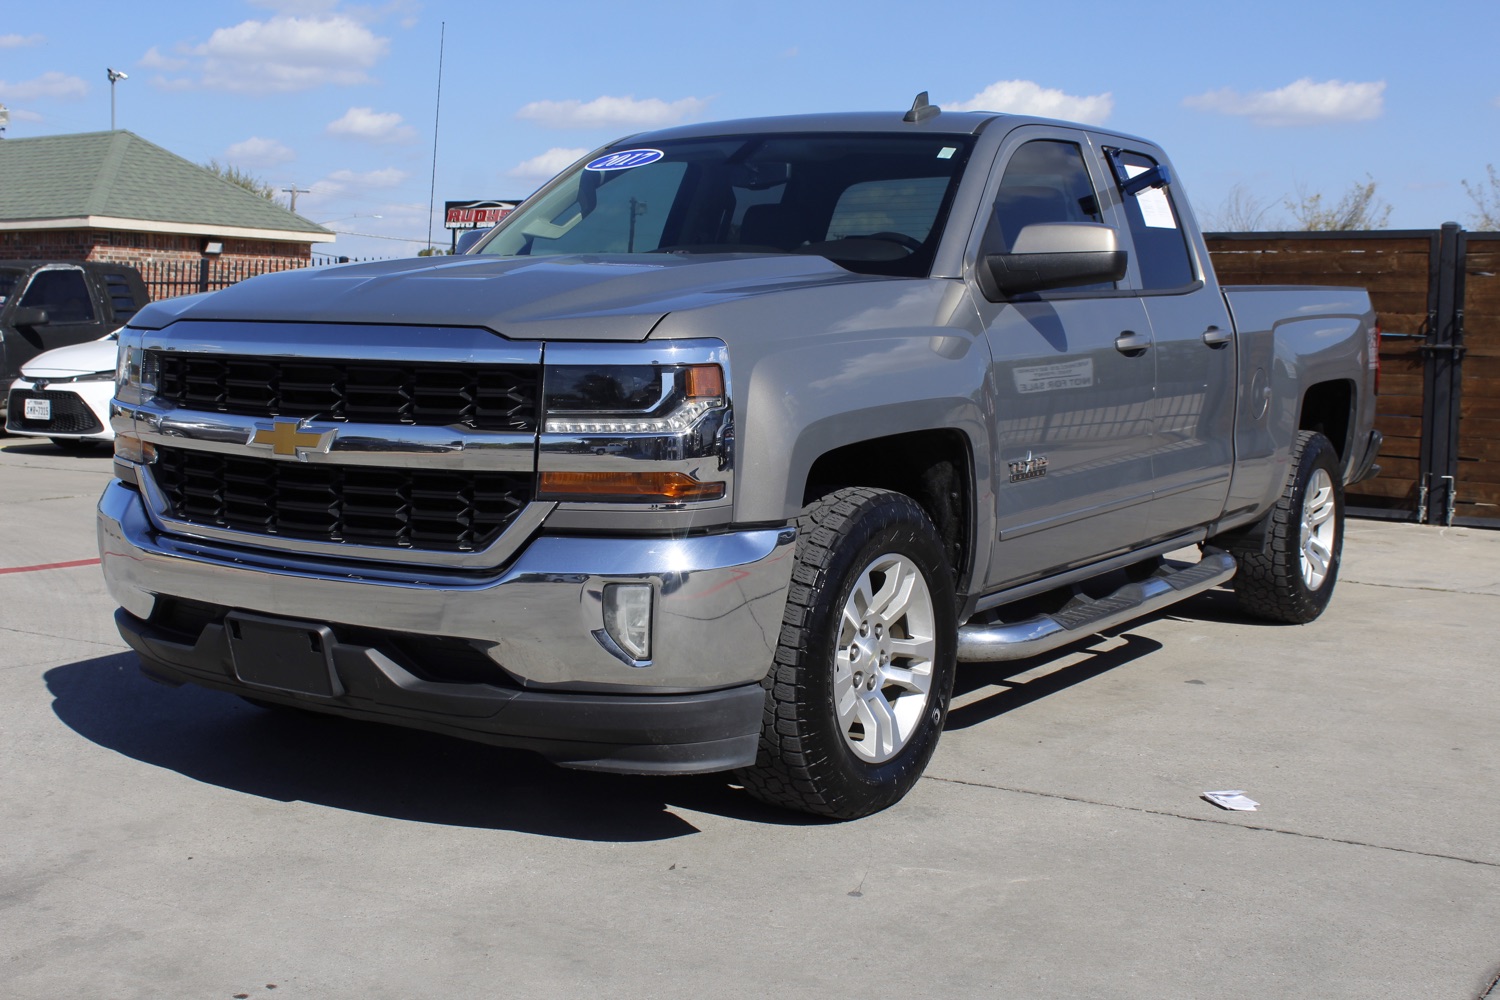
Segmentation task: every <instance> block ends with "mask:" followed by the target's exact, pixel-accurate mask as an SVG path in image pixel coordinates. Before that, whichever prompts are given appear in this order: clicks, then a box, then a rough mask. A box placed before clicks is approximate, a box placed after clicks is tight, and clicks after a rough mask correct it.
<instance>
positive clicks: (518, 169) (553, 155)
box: [507, 146, 588, 181]
mask: <svg viewBox="0 0 1500 1000" xmlns="http://www.w3.org/2000/svg"><path fill="white" fill-rule="evenodd" d="M587 152H588V150H587V149H561V148H558V147H556V146H554V147H553V148H551V149H549V150H547V151H546V152H545V153H543V154H542V155H541V156H533V157H532V158H531V159H529V160H526V161H525V162H523V163H518V164H516V165H515V166H514V167H512V168H511V169H510V170H509V171H507V173H508V174H509V175H510V176H511V177H524V178H530V179H534V180H542V181H545V180H549V179H551V178H553V177H556V176H557V175H558V174H559V173H561V172H562V171H563V170H564V169H565V168H567V167H569V166H571V165H572V164H573V163H574V162H576V161H577V159H578V158H579V157H580V156H582V155H583V154H585V153H587Z"/></svg>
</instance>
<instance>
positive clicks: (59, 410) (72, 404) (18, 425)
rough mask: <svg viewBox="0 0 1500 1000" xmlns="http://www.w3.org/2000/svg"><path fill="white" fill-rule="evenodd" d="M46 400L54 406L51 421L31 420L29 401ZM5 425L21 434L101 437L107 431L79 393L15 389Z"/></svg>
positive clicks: (11, 396)
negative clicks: (39, 432) (22, 432)
mask: <svg viewBox="0 0 1500 1000" xmlns="http://www.w3.org/2000/svg"><path fill="white" fill-rule="evenodd" d="M28 399H46V400H50V401H51V403H52V419H51V420H28V419H27V418H26V400H28ZM7 405H8V406H9V409H8V410H7V411H6V414H5V426H7V427H9V428H11V429H12V430H18V431H41V432H43V433H46V434H98V433H99V432H100V431H102V430H104V425H103V424H101V423H100V422H99V418H98V417H96V416H94V411H93V410H91V409H89V404H87V403H85V402H84V401H83V398H82V397H81V396H79V395H78V394H77V393H76V392H54V391H51V390H46V391H40V392H39V391H37V390H36V389H12V390H11V392H10V402H9V404H7Z"/></svg>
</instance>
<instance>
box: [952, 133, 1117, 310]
mask: <svg viewBox="0 0 1500 1000" xmlns="http://www.w3.org/2000/svg"><path fill="white" fill-rule="evenodd" d="M1103 221H1104V216H1103V214H1102V212H1101V211H1100V208H1099V197H1098V195H1097V194H1096V193H1095V191H1094V182H1093V181H1092V180H1091V179H1090V178H1089V171H1088V167H1087V166H1086V165H1085V163H1084V159H1083V148H1082V147H1081V146H1080V145H1079V144H1078V143H1076V142H1065V141H1063V140H1060V139H1033V140H1032V141H1030V142H1028V143H1026V144H1024V145H1022V146H1021V147H1020V148H1018V149H1017V150H1016V151H1015V152H1014V153H1013V154H1011V158H1010V162H1009V163H1007V164H1006V165H1005V174H1004V175H1003V176H1002V177H1001V179H1000V190H999V192H998V193H997V194H996V195H995V205H994V208H993V210H992V211H991V213H990V223H989V227H988V228H987V229H986V230H985V234H984V242H983V244H981V253H985V254H992V253H1010V252H1011V251H1012V250H1013V249H1014V248H1015V244H1016V237H1017V236H1019V235H1020V234H1021V230H1022V229H1025V228H1026V227H1027V226H1031V225H1035V224H1037V223H1046V222H1103ZM1114 287H1115V286H1114V284H1113V283H1112V282H1102V283H1099V284H1093V285H1082V286H1076V287H1071V288H1069V289H1068V291H1070V292H1077V291H1098V290H1101V289H1111V288H1114Z"/></svg>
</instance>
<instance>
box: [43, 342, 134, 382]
mask: <svg viewBox="0 0 1500 1000" xmlns="http://www.w3.org/2000/svg"><path fill="white" fill-rule="evenodd" d="M118 350H119V345H118V344H117V343H116V342H115V341H114V340H113V339H110V338H105V339H104V340H90V341H88V342H87V343H83V344H69V345H68V346H67V347H57V348H53V349H52V350H50V351H43V352H42V353H41V354H38V355H37V356H36V357H34V358H32V359H31V360H30V361H28V362H26V363H25V364H24V365H22V366H21V375H22V376H23V377H25V378H72V377H73V376H75V375H92V374H93V373H94V372H112V371H114V370H115V355H116V353H117V351H118Z"/></svg>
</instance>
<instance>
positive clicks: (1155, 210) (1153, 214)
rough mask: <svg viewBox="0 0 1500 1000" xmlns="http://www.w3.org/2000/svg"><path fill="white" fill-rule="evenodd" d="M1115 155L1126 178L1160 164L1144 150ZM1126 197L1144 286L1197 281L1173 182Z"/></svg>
mask: <svg viewBox="0 0 1500 1000" xmlns="http://www.w3.org/2000/svg"><path fill="white" fill-rule="evenodd" d="M1113 156H1114V158H1115V162H1116V169H1117V170H1118V171H1119V172H1120V173H1122V174H1124V176H1125V178H1126V179H1129V178H1132V177H1137V176H1139V175H1141V174H1143V173H1145V172H1146V171H1148V170H1150V169H1151V168H1152V167H1155V166H1156V161H1155V160H1153V159H1152V158H1151V157H1149V156H1146V155H1144V154H1142V153H1132V152H1129V151H1128V150H1119V151H1115V152H1114V153H1113ZM1122 200H1123V201H1124V203H1125V217H1126V219H1128V220H1129V221H1130V237H1131V240H1132V241H1133V242H1134V243H1135V259H1136V266H1137V268H1139V270H1140V272H1141V289H1142V290H1143V291H1153V290H1155V291H1163V290H1167V289H1173V288H1181V287H1182V286H1184V285H1190V284H1192V283H1193V282H1194V281H1195V280H1197V275H1196V274H1194V273H1193V261H1192V258H1191V257H1190V256H1188V248H1187V237H1186V236H1185V235H1184V233H1183V230H1182V222H1181V219H1180V218H1179V216H1178V214H1177V206H1176V205H1174V204H1173V203H1172V194H1171V185H1170V184H1168V185H1164V186H1162V187H1155V188H1149V187H1148V188H1146V189H1145V190H1143V191H1137V192H1135V193H1134V194H1127V195H1122Z"/></svg>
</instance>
